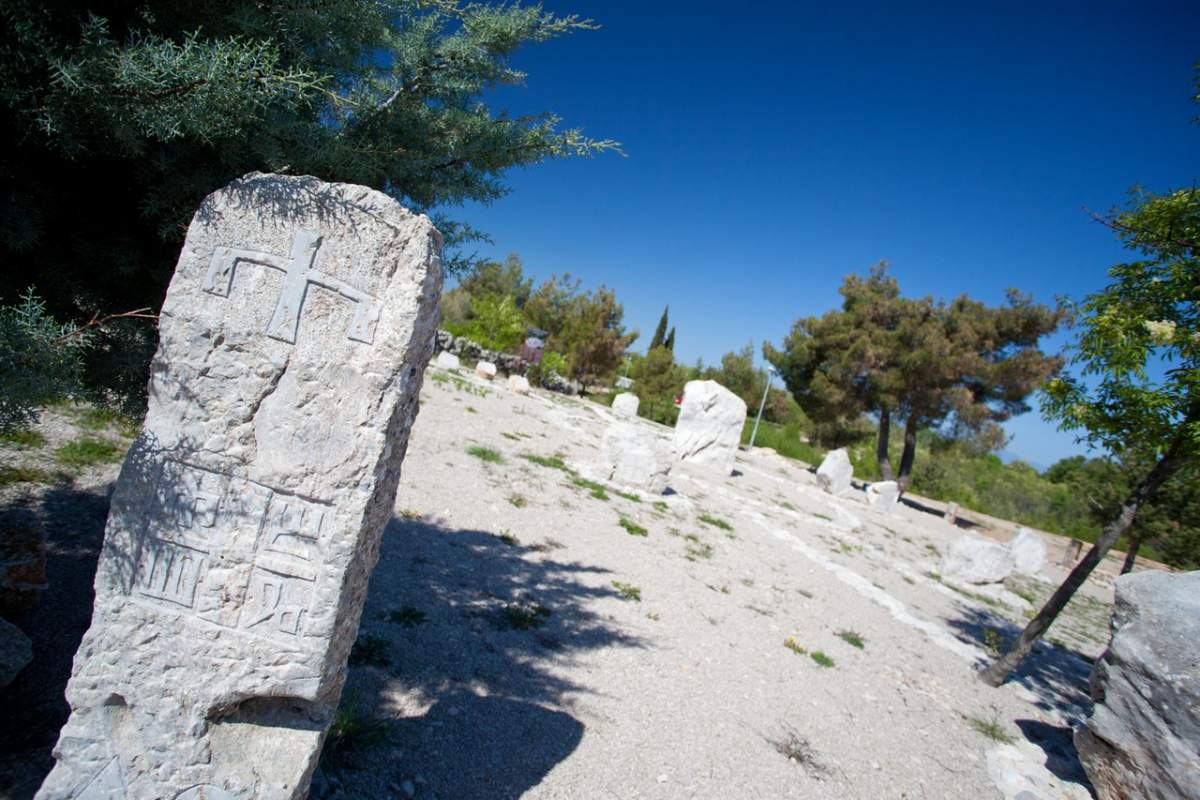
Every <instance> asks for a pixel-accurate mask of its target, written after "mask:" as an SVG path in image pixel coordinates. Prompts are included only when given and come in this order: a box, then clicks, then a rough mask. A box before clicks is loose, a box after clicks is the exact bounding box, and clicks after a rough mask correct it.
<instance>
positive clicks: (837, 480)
mask: <svg viewBox="0 0 1200 800" xmlns="http://www.w3.org/2000/svg"><path fill="white" fill-rule="evenodd" d="M853 480H854V467H853V466H851V464H850V456H849V455H848V454H847V453H846V451H845V449H844V448H840V447H839V448H838V449H837V450H830V451H829V452H828V453H826V454H825V458H823V459H821V466H819V467H817V485H818V486H820V487H821V488H822V489H824V490H825V491H827V492H829V493H830V494H840V493H841V492H844V491H846V490H847V489H849V488H850V486H851V485H852V482H853Z"/></svg>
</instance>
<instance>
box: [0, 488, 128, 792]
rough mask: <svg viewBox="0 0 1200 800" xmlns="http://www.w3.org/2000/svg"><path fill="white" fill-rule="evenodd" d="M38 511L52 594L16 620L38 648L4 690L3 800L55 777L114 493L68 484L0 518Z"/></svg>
mask: <svg viewBox="0 0 1200 800" xmlns="http://www.w3.org/2000/svg"><path fill="white" fill-rule="evenodd" d="M27 510H28V511H33V512H34V513H35V514H36V516H37V519H38V521H39V523H40V526H41V528H42V530H43V532H44V535H45V539H46V550H47V552H46V578H47V581H48V587H47V589H46V591H45V593H44V594H43V595H42V597H41V598H40V600H39V601H38V602H37V604H36V605H35V606H34V607H33V608H32V609H30V610H29V611H26V612H24V613H23V614H20V615H18V616H16V617H15V618H13V619H12V620H11V621H12V622H13V623H14V624H16V625H17V626H18V627H19V628H21V630H23V631H24V632H25V634H26V635H27V636H28V637H29V638H30V639H31V640H32V642H33V661H32V662H30V664H29V665H28V666H26V667H25V669H23V670H21V672H20V673H19V674H18V675H17V677H16V679H15V680H14V681H13V682H12V683H11V684H9V685H8V686H7V687H6V688H5V689H3V690H0V708H2V709H3V712H2V714H0V716H2V717H3V724H0V797H4V798H10V799H11V800H26V798H31V797H33V795H34V792H36V791H37V788H38V787H39V786H40V785H41V782H42V779H43V778H44V777H45V776H46V773H48V772H49V771H50V767H51V765H52V764H53V757H52V756H51V754H50V751H51V749H52V748H53V747H54V743H55V742H56V741H57V740H58V731H59V728H61V727H62V726H63V723H65V722H66V721H67V714H68V713H69V711H70V709H69V708H68V707H67V701H66V698H65V697H64V696H63V692H64V690H65V689H66V686H67V679H68V678H70V677H71V663H72V661H73V660H74V657H75V650H76V649H77V648H78V647H79V641H80V639H82V638H83V633H84V631H86V630H87V627H88V624H89V623H90V622H91V620H92V600H93V590H92V584H93V581H94V579H95V576H96V561H97V559H98V558H99V556H100V545H101V543H102V541H103V539H104V523H105V520H106V519H107V518H108V491H107V488H105V489H101V490H96V491H88V490H85V489H80V488H78V487H76V486H75V484H74V483H73V482H72V481H71V480H70V479H65V480H63V481H61V482H59V483H57V484H55V485H53V486H51V487H49V488H48V489H46V490H44V491H41V492H39V493H37V494H34V495H32V496H30V497H29V498H28V501H27V503H26V504H25V505H24V506H21V507H10V508H5V509H4V510H3V512H2V513H0V536H8V535H9V525H10V524H12V520H13V517H12V516H11V515H14V514H18V513H21V512H24V511H27Z"/></svg>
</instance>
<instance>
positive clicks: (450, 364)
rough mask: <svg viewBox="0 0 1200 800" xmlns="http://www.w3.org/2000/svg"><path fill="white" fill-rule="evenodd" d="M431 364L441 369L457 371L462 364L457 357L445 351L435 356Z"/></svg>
mask: <svg viewBox="0 0 1200 800" xmlns="http://www.w3.org/2000/svg"><path fill="white" fill-rule="evenodd" d="M433 363H434V364H435V365H436V366H439V367H441V368H442V369H458V368H459V367H461V366H462V363H461V362H460V361H459V360H458V356H456V355H454V353H450V352H447V351H445V350H443V351H442V352H440V353H438V354H437V358H435V359H434V360H433Z"/></svg>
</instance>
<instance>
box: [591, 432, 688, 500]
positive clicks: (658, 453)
mask: <svg viewBox="0 0 1200 800" xmlns="http://www.w3.org/2000/svg"><path fill="white" fill-rule="evenodd" d="M600 461H601V468H602V470H603V477H604V480H606V481H612V482H613V483H619V484H623V485H625V486H632V487H635V488H637V489H641V490H642V491H644V492H649V493H650V494H662V493H663V491H664V490H665V489H666V488H667V480H668V478H669V477H670V474H671V450H670V447H668V445H667V443H666V441H665V440H661V439H660V438H659V437H658V436H655V435H654V433H653V432H652V431H651V430H650V429H649V428H646V427H643V426H642V425H638V424H637V423H634V422H624V421H621V420H618V421H617V422H614V423H613V424H612V425H609V426H608V428H607V430H605V431H604V435H603V436H602V437H601V438H600Z"/></svg>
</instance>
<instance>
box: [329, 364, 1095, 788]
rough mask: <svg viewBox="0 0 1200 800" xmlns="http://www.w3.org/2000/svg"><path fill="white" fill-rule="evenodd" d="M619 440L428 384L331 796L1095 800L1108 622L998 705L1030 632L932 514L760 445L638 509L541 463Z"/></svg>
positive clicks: (1088, 625) (486, 394) (598, 416)
mask: <svg viewBox="0 0 1200 800" xmlns="http://www.w3.org/2000/svg"><path fill="white" fill-rule="evenodd" d="M611 419H612V417H611V414H610V412H609V411H608V409H605V408H603V407H601V406H598V405H596V404H593V403H590V402H587V401H581V400H576V399H568V398H563V397H560V396H557V395H550V394H546V393H543V392H539V391H536V390H535V392H534V393H533V394H531V395H529V396H521V395H515V394H512V393H510V392H509V391H508V390H507V388H506V387H505V386H504V385H503V384H501V383H496V384H485V382H484V381H482V380H479V379H477V378H476V377H475V376H474V375H468V374H467V373H466V371H465V370H464V371H463V372H462V373H461V374H454V373H447V372H445V371H442V370H439V369H436V368H432V367H431V368H430V370H429V371H428V373H427V375H426V381H425V388H424V390H423V392H422V409H421V413H420V415H419V417H418V420H417V423H416V426H415V427H414V429H413V433H412V440H411V443H410V446H409V451H408V456H407V458H406V460H405V463H404V474H403V478H402V481H401V490H400V495H399V498H398V501H397V518H396V521H395V522H394V523H393V525H392V526H391V528H390V529H389V530H388V532H387V534H386V535H385V539H384V545H383V552H382V555H381V558H380V563H379V566H378V568H377V569H376V571H375V573H374V575H373V577H372V582H371V593H370V597H369V599H368V603H367V609H366V611H365V614H364V618H363V625H362V633H361V634H360V641H361V642H367V641H368V640H369V637H375V640H376V641H375V643H374V645H373V649H374V650H375V652H377V653H378V652H380V651H383V652H385V653H386V655H385V656H384V657H383V658H378V659H376V661H377V662H378V663H376V664H374V665H371V664H362V665H358V666H355V667H354V668H353V669H352V670H351V677H350V681H349V684H348V687H347V698H348V700H347V702H348V704H349V705H351V706H354V707H355V708H357V709H358V712H357V713H358V714H359V715H360V716H363V717H366V716H374V717H376V718H378V719H381V720H383V721H384V723H385V725H386V737H385V740H384V743H383V744H381V745H378V746H376V747H374V748H364V749H361V750H359V751H357V752H354V753H352V754H351V755H350V757H349V759H348V761H347V762H345V763H346V766H343V767H340V768H334V767H329V768H327V769H326V770H325V771H324V778H323V779H322V780H321V782H319V784H318V790H317V792H315V794H318V795H324V796H345V797H353V796H362V797H388V796H395V797H408V796H415V797H418V798H429V797H440V798H446V799H449V798H517V797H526V798H729V797H738V798H743V797H744V798H755V797H757V798H792V797H794V798H926V797H928V798H934V797H954V798H958V797H980V798H988V797H1015V796H1016V793H1017V792H1024V793H1025V794H1023V795H1022V797H1024V798H1026V800H1028V798H1030V797H1046V798H1050V797H1059V796H1065V797H1087V796H1088V793H1087V791H1086V790H1085V789H1084V788H1083V787H1082V786H1080V784H1079V783H1077V782H1073V781H1072V780H1069V779H1070V778H1072V777H1073V776H1072V770H1073V769H1074V767H1073V766H1072V762H1071V759H1070V752H1066V753H1065V754H1064V752H1063V748H1064V745H1063V742H1069V739H1068V738H1065V737H1069V730H1067V729H1066V726H1068V725H1070V724H1071V723H1072V721H1073V720H1074V719H1076V718H1077V715H1078V714H1079V713H1080V712H1081V711H1082V710H1084V709H1085V708H1086V677H1087V670H1088V666H1087V662H1086V660H1085V659H1084V658H1083V656H1086V657H1092V656H1094V655H1096V654H1097V653H1098V652H1099V650H1100V649H1102V647H1103V643H1104V642H1103V637H1104V633H1103V630H1102V628H1101V629H1100V630H1096V626H1102V625H1103V620H1104V614H1103V613H1099V612H1098V611H1097V612H1095V613H1091V614H1082V613H1081V614H1078V615H1074V616H1071V617H1070V618H1069V619H1065V620H1064V621H1063V623H1062V626H1061V631H1060V630H1059V626H1056V632H1059V633H1060V635H1062V636H1063V637H1064V638H1068V637H1069V636H1074V635H1075V634H1079V635H1078V636H1076V637H1075V639H1072V640H1071V641H1072V643H1073V646H1074V649H1075V650H1078V651H1079V652H1078V653H1077V652H1073V651H1069V650H1066V649H1063V648H1060V647H1051V646H1045V647H1042V648H1040V649H1039V651H1038V654H1037V657H1036V659H1035V661H1036V663H1035V664H1034V665H1033V666H1035V667H1036V669H1035V670H1029V669H1027V670H1026V672H1025V673H1023V675H1022V677H1021V678H1020V679H1019V680H1018V681H1014V682H1010V683H1009V684H1007V685H1006V686H1005V687H1003V688H1001V689H999V690H995V689H990V688H988V687H986V686H985V685H984V684H983V683H981V682H979V681H978V680H977V679H976V678H975V676H974V673H973V670H974V668H975V666H977V664H978V663H979V662H980V661H981V660H983V659H985V658H986V657H988V653H987V649H986V648H987V645H988V643H989V642H988V638H986V637H985V633H984V629H985V628H988V627H991V628H995V629H996V630H997V632H998V633H999V635H1001V636H1006V635H1007V636H1012V635H1015V633H1016V632H1017V631H1018V630H1019V628H1018V626H1019V625H1020V624H1022V623H1023V621H1024V616H1023V613H1022V609H1021V608H1019V607H1017V606H1019V605H1023V604H1024V601H1021V600H1019V599H1018V598H1016V597H1015V596H1014V595H1012V594H1008V595H1006V596H1007V597H1008V598H1010V599H1011V600H1013V601H1014V602H1013V603H1011V604H1009V605H1005V606H1001V605H996V603H998V602H1002V601H997V600H991V601H990V603H989V602H985V600H981V599H977V598H974V597H968V596H966V595H964V594H962V593H961V591H959V590H958V589H956V588H955V587H951V586H948V585H946V584H944V583H943V582H941V581H940V580H939V579H938V578H937V577H931V576H930V575H929V574H927V573H931V572H933V571H934V570H936V568H937V566H936V565H937V562H938V554H939V553H940V551H941V550H943V549H944V548H945V546H946V544H947V543H948V542H949V541H950V540H951V539H953V538H954V537H955V536H957V535H960V533H961V531H960V530H958V529H955V528H952V527H951V526H949V525H947V524H946V523H945V522H944V521H943V520H942V519H941V518H940V517H939V516H934V515H931V514H927V513H924V512H922V511H919V510H917V509H914V508H911V507H901V508H899V509H897V510H896V511H895V512H894V513H893V514H891V515H889V516H886V517H882V516H880V515H878V514H875V513H874V512H872V511H870V510H869V509H868V508H867V506H866V503H865V498H864V497H863V495H862V493H861V492H857V491H855V492H849V493H847V496H845V497H838V498H832V497H830V496H828V495H826V494H824V493H822V492H820V490H818V489H817V488H816V484H815V480H814V478H813V475H812V474H811V473H810V472H808V471H807V470H806V469H805V467H804V465H801V464H799V463H798V462H794V461H789V460H787V459H784V458H781V457H779V456H776V455H773V454H770V453H765V452H762V451H756V452H755V453H753V454H740V455H739V457H738V467H737V469H738V472H739V473H740V474H737V475H735V476H732V477H726V478H721V477H717V476H713V475H710V474H705V473H703V472H700V471H695V470H691V469H688V470H685V469H683V468H681V467H678V466H677V467H676V469H675V470H674V471H673V472H672V476H671V481H670V486H671V492H673V493H671V494H669V495H667V496H664V497H649V496H643V497H641V498H640V502H634V501H632V500H630V499H627V498H624V497H621V496H618V495H617V494H616V493H615V491H614V488H615V487H609V488H607V489H606V493H607V496H608V499H607V500H601V499H597V498H595V497H593V496H592V495H591V489H589V488H588V487H580V486H577V485H573V484H572V482H571V480H570V475H569V474H568V473H566V472H564V471H560V470H558V469H554V468H552V467H546V466H540V465H538V464H535V463H532V462H530V461H528V460H526V459H525V458H523V457H522V456H523V455H524V454H533V455H537V456H544V457H551V456H555V454H559V455H560V456H561V457H562V458H563V459H564V460H565V461H566V462H567V463H568V465H570V466H571V467H572V468H574V469H576V470H577V471H579V472H581V473H584V474H586V473H587V471H588V470H587V465H588V464H589V462H590V461H591V459H593V458H594V454H595V452H596V449H597V447H598V442H599V437H600V434H601V433H602V432H603V430H604V428H605V426H606V425H607V424H608V422H609V421H610V420H611ZM642 424H645V425H647V426H650V427H652V428H653V429H654V430H655V431H656V432H657V433H658V434H659V435H662V436H664V437H665V436H668V435H669V431H668V429H666V428H662V427H661V426H654V425H652V424H651V423H646V422H643V423H642ZM471 447H485V448H489V449H491V450H494V451H496V452H498V453H499V454H500V455H501V457H502V459H503V461H502V462H500V463H488V462H485V461H484V460H482V459H480V458H478V457H476V456H474V455H470V454H469V453H468V452H467V450H468V448H471ZM702 515H708V516H710V517H712V518H715V519H717V520H722V521H724V522H726V523H728V525H730V526H731V527H732V530H731V531H724V530H722V529H720V528H719V527H716V526H714V525H712V524H706V523H705V522H703V521H701V519H700V518H701V516H702ZM622 518H626V519H628V520H630V521H631V522H633V523H635V524H637V525H639V526H642V527H644V528H645V529H646V534H647V535H646V536H644V537H643V536H635V535H631V534H630V533H628V532H627V531H626V530H625V529H624V528H622V527H621V525H620V524H619V523H620V520H621V519H622ZM502 537H503V538H502ZM689 537H690V538H689ZM614 582H619V583H621V584H622V585H628V586H629V587H631V588H634V587H635V588H636V589H638V590H639V591H640V595H641V599H640V601H635V600H631V599H623V598H622V596H621V594H620V593H619V591H618V589H617V588H616V587H615V586H614ZM959 588H961V587H959ZM1051 589H1052V586H1050V584H1049V583H1038V582H1036V581H1034V582H1027V584H1026V585H1025V586H1024V587H1023V589H1022V591H1023V593H1027V594H1033V595H1035V596H1037V597H1038V598H1039V599H1040V598H1042V597H1044V596H1045V595H1046V594H1048V593H1049V591H1050V590H1051ZM981 596H982V595H981ZM1003 596H1005V595H1002V597H1003ZM1088 602H1090V603H1093V604H1097V601H1095V600H1090V599H1089V600H1088ZM1093 610H1094V609H1093ZM422 615H423V616H422ZM406 621H407V624H406ZM514 621H516V622H518V623H521V622H525V621H528V622H529V623H530V624H531V627H529V628H528V629H522V628H520V627H519V626H518V627H516V628H514V627H513V624H512V623H513V622H514ZM843 631H852V632H854V633H856V634H858V636H860V637H861V638H862V640H863V641H864V643H865V646H864V647H863V648H862V649H858V648H856V647H853V646H851V644H849V643H848V642H846V641H844V640H843V639H842V638H840V637H839V636H838V635H837V634H838V633H839V632H843ZM789 637H791V639H792V640H793V642H794V643H795V644H796V645H797V646H799V647H801V648H803V649H805V650H806V651H808V654H800V653H796V652H793V650H791V649H789V648H788V647H786V646H785V640H788V639H789ZM992 638H993V642H992V643H993V644H994V637H992ZM818 651H819V652H821V653H823V654H825V655H826V656H828V658H829V659H832V662H833V666H831V667H822V666H820V665H819V664H818V663H817V662H816V661H815V660H814V659H813V658H812V657H811V655H810V654H811V653H815V652H818ZM1081 654H1082V655H1081ZM972 719H974V720H977V721H979V722H981V723H989V722H995V723H996V725H997V726H998V730H999V731H1002V735H1006V736H1009V737H1012V740H1013V741H1014V742H1015V743H1019V746H1014V747H1009V748H1007V749H1005V750H1003V751H1002V752H1000V753H995V752H994V753H992V756H991V758H990V762H991V767H992V772H993V773H994V776H990V775H989V752H990V751H996V749H997V748H998V747H1000V742H998V741H997V740H995V739H993V738H989V737H988V736H986V735H984V734H983V733H981V732H980V731H978V730H977V729H976V727H975V726H974V725H973V723H972V722H971V720H972ZM788 743H790V744H791V745H792V746H793V747H792V749H790V750H788V752H789V753H791V756H792V757H789V756H788V755H787V754H783V753H781V752H779V750H781V749H787V748H785V747H784V745H785V744H788ZM1066 747H1067V750H1068V751H1069V745H1067V746H1066ZM1039 754H1041V755H1039ZM1047 762H1048V763H1051V765H1052V766H1053V767H1054V769H1055V770H1056V771H1057V773H1058V774H1060V775H1065V776H1066V777H1067V778H1068V780H1063V779H1060V778H1059V777H1056V775H1055V774H1052V773H1051V772H1050V771H1048V770H1047V769H1046V767H1044V766H1043V764H1044V763H1047ZM1074 777H1076V778H1077V776H1074ZM1013 787H1018V788H1016V789H1014V788H1013Z"/></svg>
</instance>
